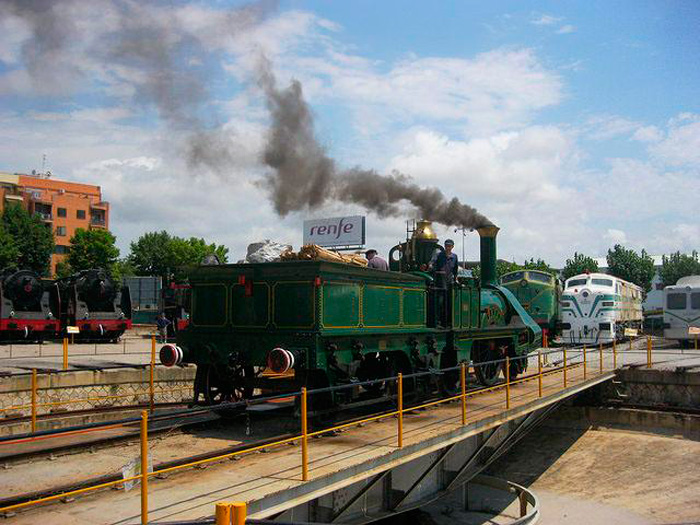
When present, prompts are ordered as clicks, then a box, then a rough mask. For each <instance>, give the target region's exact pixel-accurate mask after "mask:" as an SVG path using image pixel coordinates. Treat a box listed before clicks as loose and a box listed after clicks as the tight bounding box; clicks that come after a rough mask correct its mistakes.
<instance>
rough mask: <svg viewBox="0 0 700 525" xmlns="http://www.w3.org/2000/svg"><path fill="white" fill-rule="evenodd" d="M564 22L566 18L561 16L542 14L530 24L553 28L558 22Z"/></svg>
mask: <svg viewBox="0 0 700 525" xmlns="http://www.w3.org/2000/svg"><path fill="white" fill-rule="evenodd" d="M562 20H564V18H563V17H560V16H553V15H547V14H542V15H538V16H536V17H535V18H533V19H532V20H530V23H531V24H534V25H536V26H551V25H554V24H556V23H558V22H561V21H562Z"/></svg>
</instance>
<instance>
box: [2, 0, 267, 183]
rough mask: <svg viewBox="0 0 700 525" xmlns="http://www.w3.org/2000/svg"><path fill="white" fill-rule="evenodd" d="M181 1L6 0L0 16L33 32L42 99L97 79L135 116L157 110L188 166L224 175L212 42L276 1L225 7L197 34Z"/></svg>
mask: <svg viewBox="0 0 700 525" xmlns="http://www.w3.org/2000/svg"><path fill="white" fill-rule="evenodd" d="M177 7H178V3H174V2H139V1H135V0H89V1H86V0H62V1H56V0H0V19H2V18H5V17H17V18H20V19H21V20H23V21H24V23H25V24H26V26H27V27H28V29H29V30H30V31H31V37H30V38H28V39H27V40H26V41H25V43H24V44H23V46H22V49H21V59H22V62H23V64H24V66H25V67H26V70H27V73H28V75H29V78H30V79H31V81H32V85H33V87H34V89H35V90H36V91H37V92H40V93H43V94H53V95H57V94H60V95H63V94H68V93H70V92H71V91H72V92H77V91H80V90H81V89H84V88H85V85H87V84H88V83H89V82H91V81H92V80H93V79H92V78H90V75H88V73H90V74H91V75H96V76H97V77H98V78H99V80H100V81H101V82H104V83H106V84H108V85H112V86H113V89H114V90H115V91H117V92H119V93H120V95H118V96H123V97H125V100H126V101H127V102H129V103H130V104H131V106H132V108H133V109H134V110H135V113H137V114H143V113H144V112H148V111H151V110H154V111H155V112H156V113H157V115H158V116H159V117H160V119H161V120H162V121H163V122H164V123H165V124H166V126H167V127H168V131H169V132H171V133H172V134H173V137H172V138H175V136H176V137H177V138H178V139H180V138H181V137H184V145H183V149H184V153H185V158H186V160H187V162H188V164H189V165H190V167H197V166H201V165H205V166H207V167H209V168H211V169H213V170H216V171H219V172H222V173H223V172H225V171H226V168H227V167H230V165H231V161H232V160H233V159H234V158H235V150H234V147H233V144H232V140H231V136H230V135H229V134H228V133H227V131H226V130H225V129H224V128H223V127H222V126H221V125H220V123H218V122H216V120H215V117H214V118H212V115H215V114H216V112H215V110H214V109H213V107H212V100H211V95H210V93H209V92H208V90H207V85H208V83H209V82H211V81H212V78H211V77H212V75H211V72H210V71H209V68H210V67H212V59H213V58H216V52H215V51H212V48H211V46H212V42H223V41H226V40H227V39H229V40H230V39H232V38H236V37H239V36H240V35H242V34H244V33H245V32H246V31H248V30H250V29H252V28H254V27H256V26H257V25H259V24H260V23H261V22H262V21H264V20H265V19H266V17H267V16H268V15H269V14H270V13H272V12H273V11H274V10H275V9H276V7H277V4H276V2H275V1H274V0H260V1H256V2H252V3H250V4H247V5H244V6H241V7H238V8H234V9H220V10H218V11H216V12H215V13H214V15H213V16H210V18H209V19H208V21H207V25H206V27H205V28H204V29H200V31H199V32H196V31H194V30H193V28H192V27H189V26H188V25H187V23H186V22H185V21H184V17H182V16H180V15H179V14H178V11H177V9H176V8H177Z"/></svg>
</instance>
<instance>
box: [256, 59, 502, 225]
mask: <svg viewBox="0 0 700 525" xmlns="http://www.w3.org/2000/svg"><path fill="white" fill-rule="evenodd" d="M259 83H260V86H261V87H262V89H263V91H264V93H265V100H266V103H267V107H268V110H269V111H270V116H271V120H272V125H271V128H270V130H269V132H268V136H267V142H266V144H265V149H264V151H263V155H262V159H263V162H264V163H265V164H266V165H267V166H269V167H270V168H272V171H271V173H270V174H269V175H268V176H267V177H266V179H265V181H264V185H265V186H266V187H267V189H268V190H269V192H270V195H271V198H272V202H273V204H274V207H275V210H276V211H277V213H279V214H280V215H283V216H284V215H287V214H288V213H289V212H291V211H298V210H303V209H307V208H308V209H316V208H319V207H321V206H323V204H324V203H325V202H326V201H329V200H335V201H340V202H344V203H353V204H359V205H361V206H362V207H364V208H365V209H367V210H368V211H371V212H374V213H376V214H377V215H379V216H380V217H387V216H401V215H403V214H404V213H405V211H404V209H403V206H404V205H405V204H409V205H411V206H413V208H414V209H415V210H416V211H417V212H418V213H419V214H420V216H421V217H422V218H425V219H430V220H433V221H436V222H439V223H442V224H445V225H448V226H459V227H460V228H478V227H480V226H484V225H488V224H491V221H489V220H488V219H487V218H486V217H484V216H483V215H482V214H480V213H479V212H478V211H476V210H475V209H474V208H472V207H471V206H469V205H468V204H463V203H461V202H460V201H459V199H457V198H452V199H447V198H446V197H445V196H444V195H443V193H442V192H441V191H440V190H439V189H437V188H422V187H420V186H418V185H417V184H415V183H413V182H411V179H410V177H408V176H406V175H403V174H401V173H398V172H395V173H392V174H391V175H381V174H379V173H377V172H376V171H374V170H365V169H361V168H353V169H350V170H339V169H338V168H337V166H336V164H335V162H334V161H333V159H331V158H330V157H328V155H326V152H325V150H324V148H323V147H322V146H321V145H320V144H319V142H318V140H317V139H316V136H315V134H314V119H313V114H312V112H311V109H310V108H309V106H308V104H307V103H306V101H305V100H304V97H303V92H302V87H301V84H300V83H299V82H298V81H296V80H293V81H292V83H291V85H290V86H289V87H287V88H285V89H280V88H278V86H277V82H276V79H275V76H274V74H273V72H272V69H271V66H270V63H269V61H268V60H266V59H265V58H263V59H262V60H261V65H260V77H259Z"/></svg>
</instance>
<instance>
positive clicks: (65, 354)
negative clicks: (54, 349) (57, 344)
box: [63, 337, 68, 370]
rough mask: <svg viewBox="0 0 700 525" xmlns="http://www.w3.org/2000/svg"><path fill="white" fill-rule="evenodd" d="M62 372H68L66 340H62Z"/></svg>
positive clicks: (65, 338)
mask: <svg viewBox="0 0 700 525" xmlns="http://www.w3.org/2000/svg"><path fill="white" fill-rule="evenodd" d="M63 370H68V338H67V337H64V338H63Z"/></svg>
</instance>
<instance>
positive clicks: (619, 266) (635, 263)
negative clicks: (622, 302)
mask: <svg viewBox="0 0 700 525" xmlns="http://www.w3.org/2000/svg"><path fill="white" fill-rule="evenodd" d="M607 260H608V271H609V273H610V275H614V276H615V277H619V278H620V279H624V280H625V281H629V282H631V283H634V284H636V285H637V286H639V287H641V288H642V289H643V290H644V292H645V293H646V292H648V291H649V290H651V280H652V279H653V278H654V274H655V273H656V270H655V269H654V259H652V258H651V256H650V255H649V254H647V252H646V251H645V250H642V251H641V253H637V252H635V251H634V250H631V249H628V248H624V247H623V246H621V245H619V244H616V245H615V247H614V248H613V249H612V250H608V257H607Z"/></svg>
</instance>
